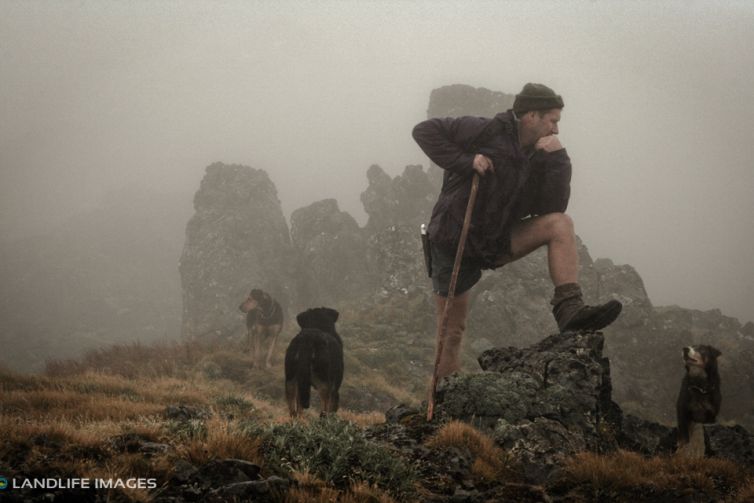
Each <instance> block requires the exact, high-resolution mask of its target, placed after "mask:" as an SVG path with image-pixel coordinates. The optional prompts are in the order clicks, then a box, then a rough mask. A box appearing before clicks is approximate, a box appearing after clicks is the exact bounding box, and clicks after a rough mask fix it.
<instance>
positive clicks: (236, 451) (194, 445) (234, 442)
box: [177, 418, 264, 466]
mask: <svg viewBox="0 0 754 503" xmlns="http://www.w3.org/2000/svg"><path fill="white" fill-rule="evenodd" d="M206 426H207V435H206V437H204V438H192V439H190V440H189V441H187V442H186V443H185V444H183V445H180V446H178V448H177V451H178V453H179V455H180V456H181V457H183V458H186V459H188V460H189V461H190V462H191V463H194V464H197V465H201V464H204V463H207V462H209V461H211V460H213V459H227V458H234V459H243V460H245V461H250V462H252V463H255V464H258V465H260V466H261V465H263V463H264V458H263V455H262V451H261V446H262V441H261V439H258V438H252V437H249V436H248V435H245V434H244V433H242V432H241V431H239V429H238V428H237V424H236V423H235V422H230V423H229V422H224V421H221V420H220V419H217V418H214V419H210V420H208V421H207V424H206Z"/></svg>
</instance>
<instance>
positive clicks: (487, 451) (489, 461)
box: [426, 421, 511, 481]
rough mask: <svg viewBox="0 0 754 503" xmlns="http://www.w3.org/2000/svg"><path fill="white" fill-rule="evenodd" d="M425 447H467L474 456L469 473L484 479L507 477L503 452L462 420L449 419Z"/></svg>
mask: <svg viewBox="0 0 754 503" xmlns="http://www.w3.org/2000/svg"><path fill="white" fill-rule="evenodd" d="M426 444H427V447H430V448H435V449H438V448H439V449H442V448H450V447H455V448H460V449H464V448H465V449H468V450H469V452H470V453H471V455H472V456H474V458H475V459H474V464H473V465H472V467H471V473H472V474H473V475H474V476H476V477H478V478H480V479H482V480H486V481H494V480H500V479H505V478H509V476H510V474H511V473H510V469H509V467H508V466H507V464H506V455H505V452H504V451H503V450H502V449H501V448H500V447H498V446H497V445H495V441H494V440H492V438H490V437H489V436H487V435H485V434H484V433H482V432H481V431H479V430H477V429H476V428H474V427H473V426H471V425H469V424H467V423H464V422H462V421H451V422H449V423H447V424H446V425H444V426H443V427H442V428H440V429H439V430H438V431H437V433H435V434H434V435H433V436H432V437H431V438H430V439H429V440H427V442H426Z"/></svg>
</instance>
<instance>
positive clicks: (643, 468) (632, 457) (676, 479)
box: [564, 451, 746, 493]
mask: <svg viewBox="0 0 754 503" xmlns="http://www.w3.org/2000/svg"><path fill="white" fill-rule="evenodd" d="M564 473H565V475H566V477H567V478H568V479H569V480H570V481H573V482H576V483H580V482H585V483H589V484H591V485H592V486H593V487H595V488H601V489H609V490H620V489H623V488H637V487H652V488H655V489H658V490H681V489H687V488H694V489H697V490H700V491H703V492H706V493H713V492H714V491H715V488H716V486H720V487H723V486H725V487H737V486H740V485H742V484H744V483H745V480H746V474H745V473H744V472H743V471H742V470H741V467H740V466H738V465H736V464H735V463H732V462H731V461H727V460H724V459H717V458H700V459H687V458H684V457H681V456H662V457H659V456H658V457H653V458H645V457H643V456H641V455H640V454H637V453H634V452H629V451H617V452H615V453H612V454H607V455H598V454H594V453H580V454H577V455H575V456H573V457H572V458H571V459H569V460H568V461H567V462H566V464H565V467H564Z"/></svg>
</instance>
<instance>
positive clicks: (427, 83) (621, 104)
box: [0, 0, 754, 322]
mask: <svg viewBox="0 0 754 503" xmlns="http://www.w3.org/2000/svg"><path fill="white" fill-rule="evenodd" d="M753 69H754V2H751V1H741V2H706V1H704V2H702V1H678V2H675V1H673V2H671V1H651V2H649V1H647V2H617V1H615V2H610V1H599V2H597V1H594V2H565V1H564V2H528V1H527V2H524V1H510V2H502V1H495V2H484V1H455V2H451V1H437V0H433V1H393V2H373V1H357V0H352V1H341V2H334V1H329V2H328V1H317V2H304V1H291V2H287V1H274V2H272V1H270V2H263V1H246V2H212V3H209V2H198V1H197V2H188V1H186V2H162V1H156V2H107V1H97V2H62V1H60V2H36V1H28V2H27V1H24V2H20V1H19V2H16V1H8V0H3V1H0V77H1V78H0V117H1V120H0V235H1V236H3V237H4V238H13V237H18V236H22V235H27V234H30V233H35V232H43V231H45V230H46V229H49V228H51V227H54V226H55V225H57V224H58V223H59V222H60V221H61V220H63V219H65V218H67V217H68V216H70V215H72V214H74V213H76V212H79V211H83V210H86V209H90V208H93V207H96V206H97V205H99V204H100V202H101V201H102V199H103V198H104V197H106V195H107V194H108V193H109V192H111V191H113V190H117V189H120V188H122V187H124V186H136V187H144V188H149V189H150V190H156V191H161V192H178V193H185V194H186V198H187V199H186V201H187V207H188V205H190V199H191V196H192V195H193V193H194V191H195V190H196V189H197V188H198V184H199V181H200V180H201V178H202V176H203V174H204V168H205V167H206V166H207V165H209V164H211V163H212V162H215V161H221V162H225V163H240V164H246V165H249V166H253V167H255V168H262V169H264V170H266V171H267V172H268V173H269V174H270V176H271V178H272V180H273V181H274V182H275V184H276V185H277V187H278V191H279V197H280V199H281V201H282V204H283V208H284V211H285V212H286V214H287V215H289V214H290V212H291V211H292V210H294V209H296V208H298V207H301V206H304V205H307V204H309V203H311V202H314V201H316V200H319V199H322V198H326V197H334V198H337V199H338V201H339V202H340V205H341V208H342V209H345V210H347V211H349V212H351V213H352V214H353V215H354V216H355V217H356V218H357V219H359V220H360V222H361V223H364V213H363V210H362V208H361V203H360V202H359V194H360V192H361V191H363V190H364V189H365V188H366V174H365V173H366V170H367V168H368V167H369V166H370V165H371V164H374V163H376V164H379V165H381V166H382V167H383V168H384V169H385V170H386V171H387V172H388V173H390V174H392V175H396V174H399V173H401V172H402V171H403V168H404V167H405V165H407V164H423V165H424V166H425V167H426V166H427V164H428V161H427V159H426V158H425V157H424V156H423V154H422V153H421V151H420V150H419V149H418V147H416V145H415V144H414V143H413V141H412V139H411V136H410V132H411V129H412V127H413V126H414V124H415V123H417V122H418V121H420V120H422V119H424V118H425V117H426V109H427V104H428V98H429V93H430V91H431V90H432V89H433V88H436V87H440V86H443V85H448V84H455V83H462V84H470V85H473V86H476V87H486V88H488V89H492V90H495V91H503V92H509V93H515V92H518V91H519V90H520V88H521V87H522V85H523V84H524V83H525V82H529V81H531V82H542V83H546V84H548V85H550V86H551V87H553V88H554V89H555V90H556V91H557V92H559V93H560V94H562V95H563V97H564V100H565V104H566V106H565V109H564V111H563V119H562V121H561V127H560V130H561V135H560V136H561V140H562V142H563V143H564V144H565V145H566V147H567V148H568V151H569V154H570V156H571V158H572V161H573V164H574V178H573V184H572V193H573V195H572V199H571V204H570V207H569V213H570V214H571V215H572V216H573V217H574V220H575V222H576V226H577V227H576V230H577V233H578V234H579V235H580V236H581V237H582V238H583V240H584V242H585V243H586V244H587V246H588V247H589V250H590V252H591V254H592V256H593V257H595V258H597V257H609V258H611V259H613V261H615V262H616V263H619V264H622V263H627V264H631V265H632V266H634V267H635V268H636V269H637V270H638V271H639V273H640V274H641V276H642V278H643V279H644V282H645V286H646V288H647V291H648V293H649V295H650V298H651V300H652V301H653V303H654V304H655V305H664V304H679V305H681V306H683V307H689V308H699V309H711V308H721V309H722V310H723V312H724V313H725V314H728V315H731V316H736V317H738V318H739V319H741V321H742V322H745V321H748V320H752V319H754V260H753V259H752V249H753V248H754V231H752V225H751V220H752V217H753V216H754V174H752V168H753V167H754V166H753V164H754V141H753V140H754V79H753V78H752V77H753V75H752V72H753V71H754V70H753ZM176 262H177V257H176Z"/></svg>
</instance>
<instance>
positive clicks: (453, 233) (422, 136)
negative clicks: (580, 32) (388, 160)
mask: <svg viewBox="0 0 754 503" xmlns="http://www.w3.org/2000/svg"><path fill="white" fill-rule="evenodd" d="M562 109H563V99H562V98H561V97H560V96H559V95H557V94H555V92H554V91H553V90H552V89H550V88H549V87H547V86H545V85H542V84H532V83H529V84H526V85H525V86H524V88H523V90H522V91H521V93H519V94H517V95H516V99H515V101H514V103H513V109H512V110H508V111H507V112H503V113H500V114H498V115H496V116H495V117H494V118H493V119H487V118H481V117H461V118H457V119H453V118H445V119H429V120H427V121H424V122H421V123H420V124H418V125H417V126H416V127H415V128H414V131H413V136H414V139H415V140H416V142H417V143H418V144H419V146H420V147H421V149H422V150H423V151H424V152H425V153H426V154H427V156H428V157H429V158H430V159H431V160H432V161H433V162H434V163H435V164H437V165H438V166H440V167H441V168H443V169H444V170H445V173H444V177H443V185H442V190H441V192H440V196H439V198H438V200H437V203H436V204H435V207H434V209H433V211H432V218H431V220H430V223H429V228H428V233H429V239H430V243H431V255H432V285H433V289H434V292H435V300H436V305H437V319H438V336H439V330H440V319H441V316H442V311H443V308H444V306H445V301H446V298H447V295H448V285H449V284H450V276H451V271H452V269H453V262H454V260H455V254H456V249H457V247H458V240H459V238H460V234H461V227H462V226H463V220H464V214H465V211H466V205H467V203H468V199H469V193H470V187H471V181H472V177H473V175H474V173H477V174H478V175H479V176H480V183H479V192H478V194H477V201H476V204H475V206H474V210H473V215H472V219H471V227H470V230H469V234H468V238H467V241H466V244H465V250H464V256H463V261H462V263H461V269H460V273H459V276H458V282H457V286H456V291H455V297H454V299H453V302H452V303H451V306H450V309H449V312H448V322H447V332H446V334H445V340H444V343H443V352H442V354H441V355H440V358H439V364H438V369H437V372H438V377H443V376H446V375H449V374H451V373H453V372H455V371H458V370H460V349H461V341H462V339H463V333H464V329H465V325H466V315H467V312H468V307H469V289H470V288H471V287H472V286H474V284H475V283H476V282H477V281H479V278H480V277H481V271H482V269H494V268H496V267H500V266H502V265H504V264H506V263H508V262H511V261H514V260H518V259H520V258H521V257H524V256H525V255H527V254H529V253H531V252H532V251H534V250H536V249H537V248H539V247H540V246H545V245H546V246H547V250H548V251H547V260H548V266H549V271H550V278H551V279H552V282H553V285H554V287H555V294H554V296H553V299H552V302H551V304H552V305H553V309H552V311H553V315H554V316H555V321H556V322H557V324H558V328H559V329H560V331H561V332H567V331H576V330H599V329H601V328H604V327H605V326H607V325H609V324H610V323H612V322H613V321H614V320H615V319H616V318H617V317H618V315H619V314H620V311H621V308H622V305H621V303H620V302H618V301H616V300H612V301H609V302H607V303H606V304H602V305H599V306H587V305H584V302H583V300H582V294H581V288H580V287H579V284H578V273H579V259H578V253H577V250H576V235H575V233H574V229H573V222H572V220H571V218H570V217H569V216H567V215H566V214H565V213H564V212H565V210H566V207H567V206H568V198H569V196H570V180H571V161H570V159H569V157H568V154H567V153H566V151H565V148H563V146H562V145H561V144H560V141H559V140H558V137H557V136H556V135H557V134H558V122H559V120H560V114H561V110H562Z"/></svg>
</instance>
